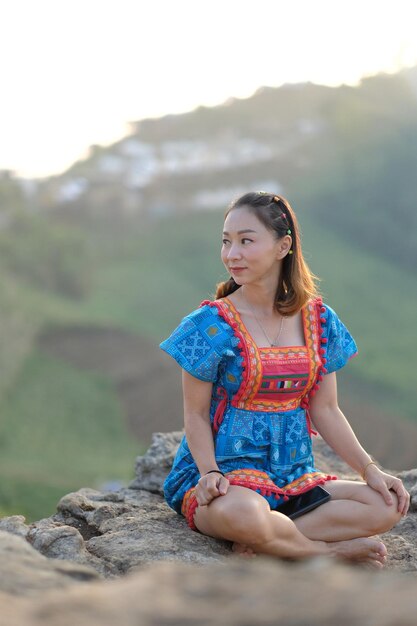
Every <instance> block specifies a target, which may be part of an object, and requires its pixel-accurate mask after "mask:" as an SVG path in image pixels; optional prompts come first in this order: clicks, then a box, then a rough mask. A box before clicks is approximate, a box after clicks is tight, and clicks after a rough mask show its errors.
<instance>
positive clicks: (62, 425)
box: [0, 351, 143, 520]
mask: <svg viewBox="0 0 417 626" xmlns="http://www.w3.org/2000/svg"><path fill="white" fill-rule="evenodd" d="M142 452H143V448H141V446H140V444H139V443H138V442H135V441H133V440H132V438H131V437H130V436H129V435H128V433H127V430H126V428H125V426H124V424H123V416H122V414H121V409H120V406H119V402H118V398H117V396H116V394H115V391H114V390H113V389H112V387H111V385H110V384H109V383H108V382H107V381H106V380H105V379H104V378H102V377H100V376H98V375H95V374H91V373H89V372H79V371H77V370H75V369H74V368H72V367H70V366H68V365H66V364H65V363H62V362H61V361H58V360H56V359H53V358H50V357H47V356H44V355H42V354H39V353H38V352H36V351H35V352H34V353H32V355H31V357H30V358H29V359H28V360H27V361H26V364H25V366H24V368H23V369H22V371H21V373H20V375H19V378H18V380H17V384H16V385H15V386H14V388H13V390H12V391H11V392H9V394H8V395H7V397H6V398H5V399H4V401H3V403H2V421H1V425H0V471H1V475H2V479H3V480H2V486H1V487H0V503H1V508H2V509H4V510H6V511H8V512H9V514H12V513H13V514H17V513H19V514H24V515H27V516H28V518H29V520H33V519H36V518H37V517H38V516H39V515H40V516H43V515H46V514H50V513H52V512H53V511H52V510H51V508H52V503H54V502H56V501H57V498H58V497H62V496H63V495H64V494H65V493H68V491H72V490H77V489H79V488H80V486H90V487H93V488H98V487H100V485H103V484H104V483H106V482H108V481H113V480H118V481H119V480H120V481H128V480H130V479H132V478H133V471H134V459H135V456H136V455H137V454H139V453H142ZM48 509H49V513H48Z"/></svg>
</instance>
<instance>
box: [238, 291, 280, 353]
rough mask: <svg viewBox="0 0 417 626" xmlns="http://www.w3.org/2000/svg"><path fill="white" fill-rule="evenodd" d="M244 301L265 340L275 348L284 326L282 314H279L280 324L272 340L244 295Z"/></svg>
mask: <svg viewBox="0 0 417 626" xmlns="http://www.w3.org/2000/svg"><path fill="white" fill-rule="evenodd" d="M244 297H245V296H244ZM245 301H246V304H247V305H248V307H249V308H250V310H251V311H252V313H253V317H254V318H255V320H256V321H257V323H258V326H259V328H260V329H261V331H262V332H263V334H264V335H265V338H266V340H267V342H268V343H269V345H270V346H271V348H274V347H275V348H276V347H277V346H278V341H279V338H280V337H281V333H282V329H283V328H284V316H281V324H280V326H279V331H278V333H277V335H276V337H275V338H274V340H273V341H271V340H270V338H269V337H268V335H267V334H266V331H265V328H264V327H263V326H262V324H261V322H260V321H259V320H258V318H257V316H256V313H255V311H254V310H253V308H252V307H251V305H250V303H249V302H248V300H247V298H246V297H245Z"/></svg>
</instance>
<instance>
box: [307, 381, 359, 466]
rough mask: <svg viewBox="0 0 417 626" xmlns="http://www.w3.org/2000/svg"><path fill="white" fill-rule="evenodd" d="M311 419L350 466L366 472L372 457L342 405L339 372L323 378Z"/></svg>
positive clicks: (311, 407) (313, 399)
mask: <svg viewBox="0 0 417 626" xmlns="http://www.w3.org/2000/svg"><path fill="white" fill-rule="evenodd" d="M310 415H311V419H312V421H313V423H314V425H315V427H316V428H317V430H318V432H319V433H320V435H321V436H322V437H323V439H324V440H325V441H326V442H327V443H328V444H329V446H330V447H331V448H333V450H334V451H335V452H336V453H337V454H338V455H339V456H340V457H341V458H342V459H343V460H344V461H346V463H348V465H350V467H352V468H353V469H354V470H355V471H357V472H358V473H359V474H361V475H362V472H363V470H364V468H365V466H366V465H367V464H368V463H369V462H370V461H371V460H372V459H371V458H370V456H369V454H368V453H367V452H366V450H364V449H363V447H362V446H361V444H360V443H359V441H358V439H357V437H356V435H355V433H354V432H353V430H352V427H351V426H350V424H349V422H348V421H347V419H346V417H345V416H344V414H343V413H342V411H341V410H340V408H339V405H338V400H337V382H336V373H335V372H333V373H332V374H327V375H326V376H324V377H323V381H322V383H321V384H320V388H319V390H318V391H317V393H316V395H315V396H314V398H312V400H311V404H310Z"/></svg>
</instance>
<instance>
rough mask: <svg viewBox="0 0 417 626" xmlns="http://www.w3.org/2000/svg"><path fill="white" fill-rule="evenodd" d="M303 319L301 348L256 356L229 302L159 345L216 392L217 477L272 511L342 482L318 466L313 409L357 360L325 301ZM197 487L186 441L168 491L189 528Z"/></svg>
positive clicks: (209, 305)
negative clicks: (334, 378)
mask: <svg viewBox="0 0 417 626" xmlns="http://www.w3.org/2000/svg"><path fill="white" fill-rule="evenodd" d="M302 319H303V329H304V339H305V344H304V345H303V346H288V347H271V348H260V347H258V346H257V345H256V344H255V342H254V340H253V339H252V337H251V335H250V334H249V333H248V331H247V329H246V327H245V325H244V324H243V322H242V320H241V318H240V315H239V313H238V311H237V310H236V308H235V307H234V305H233V303H232V302H231V300H229V299H228V298H227V297H226V298H222V299H220V300H216V301H213V302H210V301H205V302H203V303H202V304H201V305H200V307H199V308H198V309H197V310H196V311H193V312H192V313H190V314H189V315H187V316H186V317H184V319H183V320H182V322H181V323H180V325H179V326H178V328H176V329H175V330H174V332H173V333H172V334H171V336H170V337H168V339H166V340H165V341H163V342H162V343H161V348H162V349H163V350H164V351H165V352H167V353H168V354H169V355H170V356H172V357H173V358H174V359H175V360H176V361H177V362H178V364H179V365H180V366H181V367H182V368H184V369H185V370H186V371H187V372H189V373H190V374H192V375H193V376H195V377H196V378H199V379H200V380H203V381H206V382H211V383H213V390H212V399H211V405H210V420H211V423H212V428H213V438H214V444H215V456H216V461H217V464H218V466H219V468H220V469H221V470H222V472H224V473H225V474H226V475H227V478H228V479H229V481H230V483H231V484H235V485H241V486H244V487H248V488H250V489H254V490H255V491H257V492H258V493H260V494H261V495H262V496H264V497H265V498H266V499H267V500H268V502H269V504H270V506H271V508H272V509H274V508H276V507H277V505H278V504H280V503H281V502H282V501H283V500H284V499H287V498H288V496H289V495H296V494H299V493H303V492H304V491H307V490H309V489H311V488H312V487H313V486H315V485H317V484H320V483H324V482H325V481H327V480H331V479H333V478H336V477H334V476H329V475H327V474H324V473H323V472H320V470H318V469H316V467H315V465H314V459H313V454H312V442H311V433H312V432H314V431H312V429H311V424H310V417H309V411H308V406H309V399H310V398H311V396H312V395H314V393H315V392H316V391H317V389H318V385H319V383H320V381H321V380H322V377H323V375H324V374H326V373H331V372H334V371H336V370H338V369H340V368H341V367H343V366H344V365H345V364H346V362H347V361H348V359H349V358H351V357H352V356H354V355H355V354H356V353H357V348H356V344H355V341H354V340H353V338H352V336H351V335H350V333H349V331H348V330H347V328H346V327H345V326H344V324H343V323H342V322H341V321H340V319H339V318H338V316H337V315H336V313H335V312H334V311H333V309H331V308H330V307H329V306H326V305H323V303H322V301H321V299H320V298H317V299H315V300H312V301H310V302H309V303H308V304H307V305H306V306H305V307H304V308H303V310H302ZM199 478H200V474H199V472H198V469H197V466H196V464H195V462H194V459H193V457H192V455H191V452H190V450H189V447H188V444H187V440H186V437H185V436H184V437H183V439H182V441H181V444H180V446H179V449H178V452H177V454H176V457H175V460H174V463H173V466H172V470H171V472H170V473H169V475H168V477H167V478H166V481H165V484H164V491H165V498H166V500H167V502H168V504H169V505H170V506H171V507H172V508H173V509H174V510H175V511H177V513H182V514H183V515H185V517H186V518H187V520H188V523H189V525H190V526H191V528H195V526H194V521H193V516H194V512H195V508H196V506H197V501H196V498H195V494H194V489H195V485H196V484H197V481H198V479H199Z"/></svg>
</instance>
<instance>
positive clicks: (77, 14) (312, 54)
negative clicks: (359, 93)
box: [0, 0, 417, 176]
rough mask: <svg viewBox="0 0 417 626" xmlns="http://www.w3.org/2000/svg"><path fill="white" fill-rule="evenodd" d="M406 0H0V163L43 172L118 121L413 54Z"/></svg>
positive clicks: (328, 80) (382, 65)
mask: <svg viewBox="0 0 417 626" xmlns="http://www.w3.org/2000/svg"><path fill="white" fill-rule="evenodd" d="M415 13H417V5H416V3H415V2H414V1H413V0H396V1H395V2H393V1H391V0H390V1H387V0H349V1H345V0H286V1H285V2H281V1H280V0H253V1H247V0H206V1H205V2H204V3H203V2H199V1H198V0H9V1H7V2H5V1H4V0H3V3H2V9H1V26H2V28H1V37H0V69H1V72H0V77H1V94H2V95H1V99H0V112H1V114H0V168H7V169H13V170H15V171H16V172H17V173H19V174H20V175H23V176H45V175H48V174H52V173H58V172H60V171H62V170H63V169H66V168H67V167H68V166H69V165H70V164H71V163H72V162H73V161H74V160H76V159H78V158H80V157H82V156H85V154H86V150H87V148H88V146H89V145H90V144H93V143H98V144H107V143H111V142H112V141H115V140H117V139H119V138H120V137H122V136H123V135H124V134H126V132H127V126H126V123H127V122H129V121H132V120H138V119H141V118H143V117H150V116H151V117H155V116H160V115H163V114H166V113H176V112H182V111H187V110H190V109H193V108H195V107H196V106H198V105H199V104H205V105H215V104H219V103H221V102H223V101H224V100H226V99H227V98H229V97H231V96H235V97H247V96H250V95H251V94H252V93H253V92H254V91H255V90H256V89H257V88H258V87H260V86H262V85H269V86H278V85H281V84H283V83H286V82H305V81H312V82H317V83H321V84H327V85H338V84H341V83H348V84H351V85H354V84H355V83H357V82H358V81H359V80H360V78H361V76H364V75H370V74H375V73H377V72H380V71H387V72H393V71H396V70H398V69H399V68H401V67H402V66H410V65H414V64H417V36H416V34H415V24H416V16H415Z"/></svg>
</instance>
